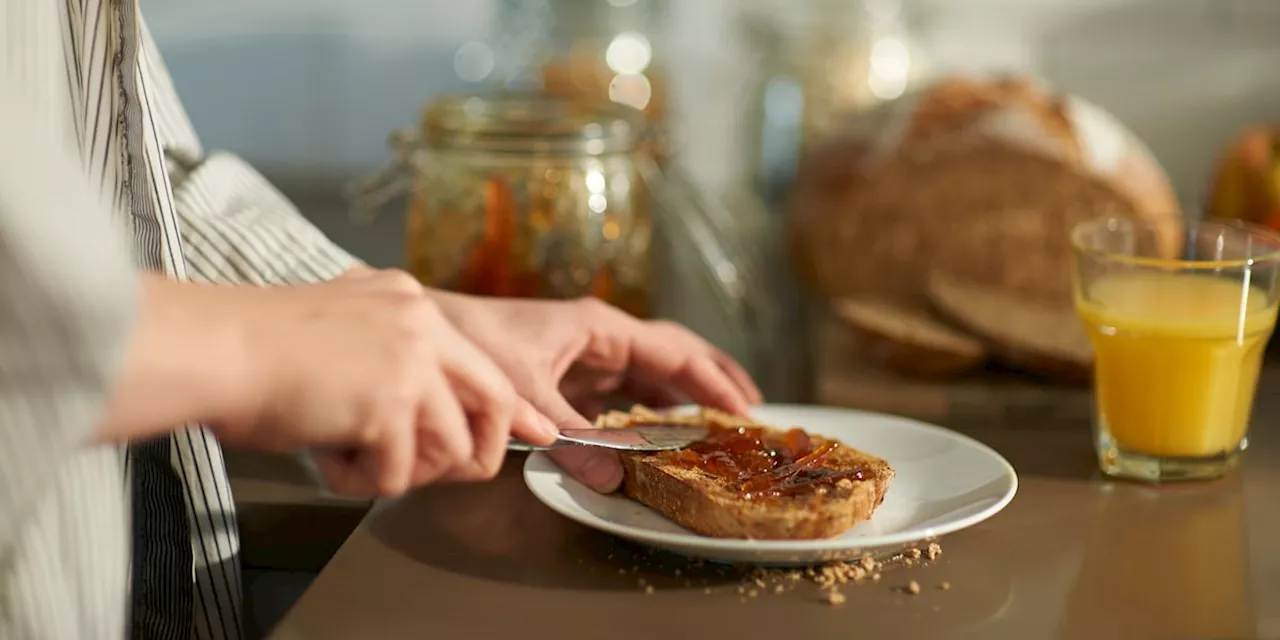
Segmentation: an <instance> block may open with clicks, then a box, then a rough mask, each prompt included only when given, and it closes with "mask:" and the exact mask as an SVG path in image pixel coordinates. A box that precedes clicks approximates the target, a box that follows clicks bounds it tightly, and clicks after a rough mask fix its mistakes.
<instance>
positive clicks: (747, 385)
mask: <svg viewBox="0 0 1280 640" xmlns="http://www.w3.org/2000/svg"><path fill="white" fill-rule="evenodd" d="M711 359H712V360H713V361H715V363H716V365H717V366H719V367H720V370H721V371H724V373H725V375H727V376H729V379H730V380H732V381H733V384H734V385H735V386H737V387H738V390H739V391H741V392H742V395H743V396H744V397H745V398H746V399H747V403H748V404H753V405H756V404H761V403H763V402H764V394H763V393H761V392H760V387H758V386H756V383H755V380H752V379H751V374H749V373H747V370H746V369H743V368H742V365H740V364H738V361H737V360H734V359H733V358H731V357H729V355H728V354H726V353H724V352H722V351H720V350H719V349H715V348H714V347H713V348H712V350H711Z"/></svg>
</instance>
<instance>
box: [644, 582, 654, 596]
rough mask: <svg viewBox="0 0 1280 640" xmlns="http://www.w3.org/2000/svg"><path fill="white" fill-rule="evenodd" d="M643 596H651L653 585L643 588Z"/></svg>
mask: <svg viewBox="0 0 1280 640" xmlns="http://www.w3.org/2000/svg"><path fill="white" fill-rule="evenodd" d="M644 594H645V595H647V596H651V595H653V585H649V586H647V587H645V588H644Z"/></svg>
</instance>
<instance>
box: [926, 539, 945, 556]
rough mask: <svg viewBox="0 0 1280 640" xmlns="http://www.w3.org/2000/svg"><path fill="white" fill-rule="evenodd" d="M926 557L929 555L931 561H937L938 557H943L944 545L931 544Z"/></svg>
mask: <svg viewBox="0 0 1280 640" xmlns="http://www.w3.org/2000/svg"><path fill="white" fill-rule="evenodd" d="M925 555H927V556H928V557H929V559H930V560H937V559H938V556H940V555H942V545H940V544H938V543H936V542H930V543H929V549H928V550H927V551H925Z"/></svg>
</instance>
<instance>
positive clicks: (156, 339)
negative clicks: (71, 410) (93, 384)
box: [95, 274, 256, 441]
mask: <svg viewBox="0 0 1280 640" xmlns="http://www.w3.org/2000/svg"><path fill="white" fill-rule="evenodd" d="M252 295H253V293H252V292H250V291H248V290H245V289H243V288H240V287H235V286H225V285H201V284H190V283H180V282H174V281H171V280H168V279H166V278H165V277H164V276H160V275H155V274H145V275H144V276H143V278H142V295H141V304H140V307H139V310H138V315H137V323H136V326H135V330H134V332H133V336H132V338H131V340H130V342H129V346H128V349H127V351H126V352H125V358H124V362H123V365H122V367H121V369H120V371H119V373H118V376H117V378H116V380H115V384H114V386H113V387H112V390H111V394H110V396H109V399H108V402H107V407H106V412H105V415H104V416H103V417H102V420H101V421H100V423H99V425H98V429H97V431H96V433H95V438H96V439H97V440H99V441H119V440H124V439H130V438H144V437H147V436H152V435H157V434H160V433H163V432H165V431H167V430H170V429H172V428H173V427H174V426H175V425H181V424H185V423H189V422H219V421H224V420H228V419H234V418H235V417H236V415H237V414H238V413H240V412H242V411H244V410H246V409H245V407H246V405H247V401H246V397H247V396H248V395H249V394H251V392H252V389H251V385H252V381H253V380H254V379H256V377H255V373H254V364H253V358H252V354H251V353H250V351H251V349H250V347H249V345H248V344H247V343H248V337H249V326H248V325H249V324H251V323H250V322H248V321H247V319H246V315H245V314H244V313H243V312H242V308H243V305H244V298H245V297H246V296H252Z"/></svg>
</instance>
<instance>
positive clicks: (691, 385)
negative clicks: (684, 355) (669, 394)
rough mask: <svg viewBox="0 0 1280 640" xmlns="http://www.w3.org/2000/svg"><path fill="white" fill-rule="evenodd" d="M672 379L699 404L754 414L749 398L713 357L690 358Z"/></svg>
mask: <svg viewBox="0 0 1280 640" xmlns="http://www.w3.org/2000/svg"><path fill="white" fill-rule="evenodd" d="M672 379H673V383H674V384H675V385H677V386H678V387H679V388H680V389H683V390H684V393H685V395H687V396H689V399H690V400H692V401H693V402H695V403H697V404H700V405H703V406H707V407H711V408H713V409H721V410H723V411H729V412H731V413H736V414H738V415H746V414H747V413H748V412H750V411H751V405H750V404H749V403H748V402H747V398H746V396H744V395H743V394H742V391H741V390H740V389H739V388H738V386H737V385H735V384H734V383H733V380H731V379H730V378H729V376H728V374H726V373H725V372H724V370H722V369H721V368H720V367H718V366H716V363H715V362H713V361H712V360H711V358H709V357H695V358H689V359H688V360H687V361H686V362H685V365H684V366H683V367H681V368H680V370H679V371H677V372H676V374H675V375H674V376H672Z"/></svg>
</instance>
